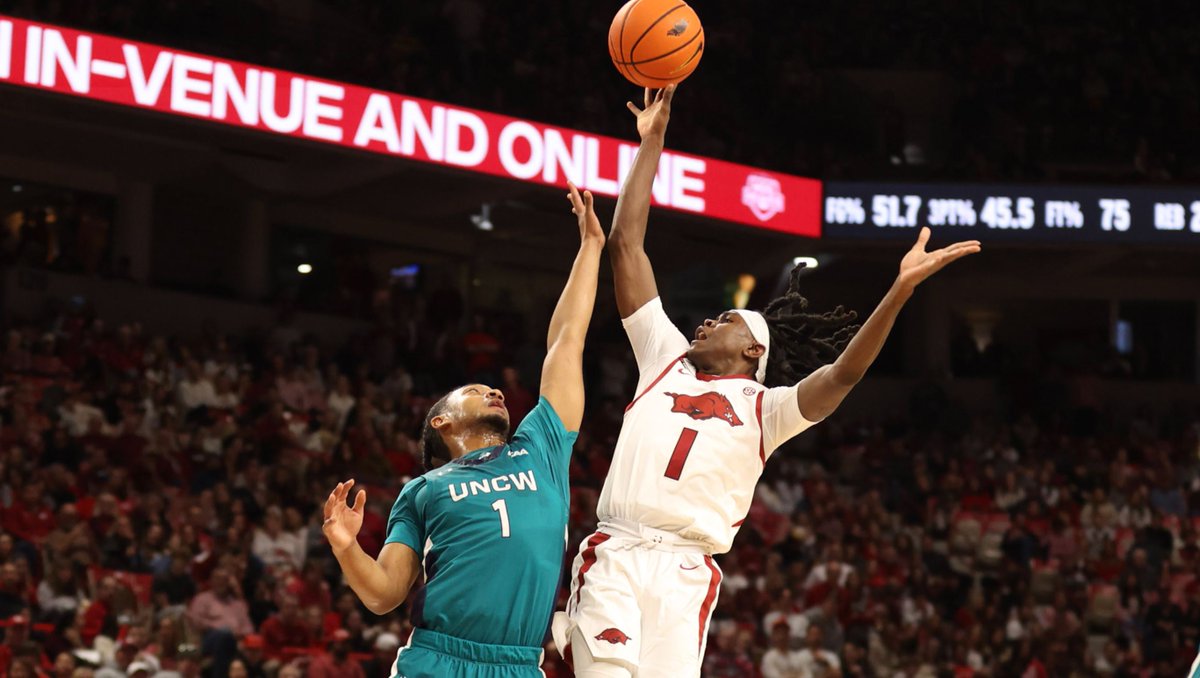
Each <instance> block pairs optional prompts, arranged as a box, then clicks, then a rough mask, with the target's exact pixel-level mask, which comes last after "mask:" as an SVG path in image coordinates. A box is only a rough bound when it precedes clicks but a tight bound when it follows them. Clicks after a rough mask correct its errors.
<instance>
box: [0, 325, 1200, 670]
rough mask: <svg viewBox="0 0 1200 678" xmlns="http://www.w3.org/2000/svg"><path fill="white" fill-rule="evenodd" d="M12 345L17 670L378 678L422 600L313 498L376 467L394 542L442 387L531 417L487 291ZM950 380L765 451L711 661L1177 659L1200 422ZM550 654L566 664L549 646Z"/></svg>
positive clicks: (584, 501)
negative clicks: (350, 581) (357, 565)
mask: <svg viewBox="0 0 1200 678" xmlns="http://www.w3.org/2000/svg"><path fill="white" fill-rule="evenodd" d="M419 321H420V323H419V324H427V323H426V319H425V318H420V319H419ZM4 341H5V345H4V351H3V353H2V354H0V355H2V360H3V365H2V367H3V381H2V383H0V422H2V425H0V514H2V518H0V625H2V627H3V634H4V639H3V641H2V642H0V676H5V675H7V676H22V677H26V676H42V675H52V676H55V677H56V678H60V677H61V678H66V677H68V676H79V677H83V676H88V675H93V676H97V677H103V676H109V677H114V676H115V677H128V678H142V677H143V676H145V677H147V678H149V677H151V676H161V677H164V678H165V677H168V676H186V677H189V678H190V677H192V676H198V675H213V676H225V675H229V676H272V675H274V676H293V677H294V676H304V675H309V676H335V675H336V676H356V675H359V676H364V678H365V677H366V676H387V675H389V669H390V665H391V662H392V659H393V658H394V655H395V652H396V650H397V648H398V647H399V646H400V645H401V644H402V643H403V642H404V640H405V639H406V638H407V635H408V633H409V631H410V629H411V626H410V622H409V612H410V610H409V609H408V606H407V605H405V606H402V607H401V608H400V609H398V610H397V611H396V612H394V613H392V614H389V615H387V616H385V617H376V616H374V615H371V614H370V613H368V612H366V611H365V610H364V609H363V608H362V607H361V606H360V604H359V603H358V601H357V600H356V599H355V597H354V595H353V593H352V592H350V591H349V590H348V589H347V588H346V587H345V585H344V583H343V582H342V579H341V576H340V573H339V571H338V569H337V566H336V562H335V561H334V560H333V559H332V557H331V555H330V553H329V550H328V547H327V546H326V545H325V542H324V539H323V537H322V535H321V530H320V522H321V514H320V503H321V501H322V500H323V498H324V497H325V496H326V495H327V494H328V492H329V490H330V488H331V487H333V485H334V484H335V482H336V481H337V480H342V479H345V478H348V477H355V478H357V479H359V482H360V483H361V484H364V485H365V486H367V489H368V504H367V512H366V518H365V520H364V528H363V532H362V535H361V541H362V544H363V546H364V548H365V549H366V550H367V551H368V552H377V551H378V549H379V548H380V547H381V546H382V538H383V532H384V528H385V522H386V516H387V513H388V510H389V508H390V503H391V501H392V500H393V499H394V498H395V496H396V494H397V492H398V490H399V488H400V487H401V486H402V484H403V483H404V482H405V481H406V480H407V479H408V478H410V477H412V476H414V475H416V474H418V473H419V472H420V469H419V463H420V462H419V458H420V454H419V450H418V448H417V436H418V427H419V425H420V422H421V421H422V418H423V415H424V413H425V411H426V408H427V407H428V406H429V404H430V403H431V398H433V397H436V396H437V395H438V394H439V393H440V391H441V390H443V389H445V388H446V387H448V386H451V385H453V384H454V383H457V382H460V381H465V380H482V381H485V382H489V383H496V384H501V385H502V387H503V388H504V390H505V392H506V396H507V402H508V404H509V407H510V409H512V410H513V412H512V414H513V420H514V422H516V421H519V420H520V418H521V417H522V416H523V415H524V413H525V412H526V411H528V408H529V407H531V406H532V404H533V402H534V397H535V396H534V394H533V393H532V392H531V390H530V387H529V386H528V385H526V384H527V383H530V382H533V379H531V378H526V379H522V375H521V374H520V372H519V371H518V370H517V369H514V368H504V366H505V365H511V364H519V363H520V358H519V355H520V353H521V350H518V348H517V347H515V346H514V345H513V343H512V342H511V341H510V340H507V339H504V338H502V333H499V332H497V331H496V330H495V329H494V328H492V327H491V326H490V324H489V318H488V316H487V315H486V314H484V315H481V316H480V317H479V318H478V319H476V320H474V321H473V322H472V323H471V325H470V332H463V333H461V334H459V333H457V332H449V333H445V332H443V333H442V334H440V335H439V336H438V339H437V341H436V342H435V343H437V344H438V345H443V346H446V345H449V346H456V347H457V348H451V349H443V350H445V351H446V352H447V353H448V354H449V355H450V356H453V357H452V358H450V359H449V363H447V361H446V360H442V361H440V362H439V361H438V360H434V359H431V358H432V356H429V355H421V354H414V353H407V352H405V350H402V349H399V348H397V349H396V350H394V351H391V352H384V353H385V354H386V355H387V356H390V358H389V359H382V360H381V359H374V360H373V359H371V354H372V351H366V350H364V346H368V345H370V344H371V341H370V340H368V339H362V340H359V341H354V342H350V343H349V344H348V345H347V346H346V347H342V348H340V349H336V350H335V349H332V348H330V347H326V346H322V345H321V344H320V342H318V341H317V340H316V339H314V338H312V337H309V336H305V335H304V334H302V333H300V332H299V331H297V330H296V329H295V328H293V327H291V326H289V325H287V324H283V325H280V326H278V327H276V328H275V329H274V330H272V331H270V332H267V333H265V334H260V335H253V334H248V335H246V336H221V335H211V336H200V337H185V338H177V337H164V336H156V335H153V334H152V333H149V332H147V331H146V330H145V329H144V328H143V327H141V326H140V325H137V324H128V325H119V326H109V325H106V324H105V323H104V322H103V320H102V319H101V318H97V317H94V315H92V314H91V313H89V312H88V310H87V309H85V308H75V307H72V308H68V309H66V310H62V311H60V312H58V313H57V315H56V316H55V317H54V318H53V319H51V320H48V321H44V322H41V323H16V324H12V325H11V326H10V327H9V328H8V329H7V331H6V334H5V340H4ZM375 343H378V341H376V342H375ZM385 343H386V342H385ZM412 343H413V345H414V346H423V345H424V344H425V342H424V341H415V342H412ZM593 349H594V350H591V351H589V356H590V358H589V359H590V360H591V361H593V362H594V364H593V365H590V366H589V368H588V369H589V373H591V374H595V375H597V376H596V377H595V378H593V379H592V380H591V382H590V388H591V392H592V393H593V396H592V397H591V398H590V399H589V408H588V413H587V418H586V420H585V423H584V425H583V427H582V432H581V435H580V437H579V439H578V442H577V447H576V452H575V455H574V460H573V464H572V471H571V473H572V518H571V540H572V543H578V542H579V540H580V539H581V538H583V537H584V536H586V535H587V534H588V533H590V532H591V531H592V530H593V529H594V527H595V512H594V511H595V504H596V499H597V496H598V491H599V488H600V485H601V483H602V481H603V478H604V477H605V475H606V473H607V471H608V463H609V459H610V458H611V450H612V445H613V443H614V441H615V437H616V434H617V432H618V431H619V427H620V423H621V417H622V409H623V404H624V400H625V399H626V398H627V397H628V390H629V388H630V386H631V384H630V380H631V378H632V377H633V376H634V374H633V370H632V368H631V361H630V358H629V356H628V351H627V350H625V349H624V347H623V346H620V345H619V344H611V345H608V344H606V345H600V346H594V347H593ZM448 364H449V365H457V366H458V367H457V368H453V367H448V366H447V365H448ZM526 376H527V377H532V376H533V375H528V374H527V375H526ZM943 399H944V396H939V395H938V394H937V393H936V392H934V391H932V390H930V389H923V390H921V391H918V392H915V393H914V399H913V408H912V410H911V412H909V413H907V414H905V415H900V414H895V415H891V416H889V417H884V418H880V419H879V420H878V421H874V422H865V421H858V422H851V421H846V420H843V419H839V418H838V417H834V418H832V419H831V420H830V421H827V422H824V423H823V424H821V425H820V426H818V427H816V428H815V429H814V430H813V431H812V432H810V433H808V434H805V436H803V437H802V438H801V439H800V440H798V441H796V442H795V443H793V444H791V445H790V446H789V447H785V448H784V449H781V450H780V451H779V452H777V453H776V455H775V457H774V458H773V459H772V461H771V463H770V464H768V467H767V471H766V473H765V476H764V478H763V480H762V482H761V483H760V485H759V488H758V491H757V493H756V500H755V502H754V507H753V509H752V511H751V514H750V516H749V518H748V520H747V523H746V526H745V527H744V528H743V529H742V531H741V534H740V535H739V537H738V539H737V542H736V546H735V548H734V550H733V551H732V552H731V553H729V554H727V555H725V556H723V557H721V558H720V559H719V562H720V564H721V566H722V568H723V569H724V580H723V582H722V594H721V597H720V600H719V604H718V607H717V610H716V613H715V616H714V623H713V626H712V630H711V635H710V640H709V649H708V655H707V659H706V663H705V673H704V675H706V676H714V677H723V676H729V677H733V676H738V677H742V676H762V678H785V677H786V678H835V677H837V676H844V677H847V678H849V677H850V676H875V677H878V678H896V677H899V676H903V677H905V678H915V677H918V676H936V677H940V676H955V678H958V677H960V676H961V677H967V676H1015V675H1022V676H1030V677H1032V678H1038V677H1042V678H1049V677H1050V676H1056V677H1057V676H1122V677H1125V676H1138V677H1144V676H1153V675H1161V676H1168V675H1172V676H1173V675H1181V671H1182V670H1183V668H1182V667H1185V666H1186V665H1187V663H1188V662H1190V660H1191V658H1192V656H1193V655H1194V653H1195V649H1196V647H1197V644H1198V643H1200V581H1197V579H1196V572H1197V566H1198V565H1200V543H1198V542H1197V528H1198V522H1200V464H1198V461H1197V453H1198V450H1200V448H1198V432H1200V419H1197V418H1196V417H1195V416H1194V415H1193V413H1189V412H1185V411H1179V412H1177V413H1176V414H1174V415H1172V416H1166V417H1159V418H1155V417H1152V416H1151V415H1149V414H1144V415H1138V416H1135V417H1131V418H1122V419H1112V418H1108V417H1105V416H1102V413H1100V412H1097V411H1093V412H1090V413H1088V412H1081V411H1079V410H1078V409H1070V408H1068V407H1067V405H1068V403H1065V402H1064V403H1060V404H1059V406H1057V407H1056V406H1054V404H1052V403H1051V404H1047V403H1041V404H1040V406H1039V409H1032V410H1030V409H1015V410H1013V412H1012V413H1011V414H1010V415H1007V416H1004V417H999V416H988V417H984V416H980V417H975V418H972V417H970V416H968V415H962V416H961V417H958V418H955V417H947V416H945V415H944V413H943V412H941V410H947V411H950V410H953V409H954V408H953V406H952V404H951V405H946V406H945V407H942V406H939V405H936V403H939V402H943ZM1093 406H1094V405H1093ZM934 410H938V411H934ZM571 556H573V553H568V554H565V557H566V558H570V557H571ZM568 571H569V570H568ZM565 591H566V589H563V595H565ZM546 670H547V674H548V675H551V676H567V675H569V670H568V669H567V668H566V667H565V666H564V665H563V664H562V663H561V662H560V661H559V660H558V659H557V658H556V653H555V652H554V650H553V648H551V647H548V651H547V664H546Z"/></svg>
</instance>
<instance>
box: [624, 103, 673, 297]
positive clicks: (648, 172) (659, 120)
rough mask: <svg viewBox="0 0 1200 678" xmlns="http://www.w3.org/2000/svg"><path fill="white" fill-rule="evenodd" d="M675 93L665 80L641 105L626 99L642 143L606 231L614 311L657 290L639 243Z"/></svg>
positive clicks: (653, 295) (651, 269)
mask: <svg viewBox="0 0 1200 678" xmlns="http://www.w3.org/2000/svg"><path fill="white" fill-rule="evenodd" d="M674 96H675V86H674V85H669V86H668V87H667V88H666V89H662V90H659V91H658V93H657V94H651V91H650V90H649V89H647V90H646V97H645V109H639V108H638V107H637V106H635V105H634V104H633V102H629V103H628V104H626V105H627V106H628V107H629V110H630V111H633V113H634V115H636V116H637V129H638V134H639V135H640V136H641V138H642V145H641V147H640V148H638V152H637V157H636V158H634V160H633V167H632V168H630V170H629V175H628V176H626V177H625V184H624V185H623V186H622V187H621V194H620V196H619V197H618V198H617V212H616V215H615V216H614V217H613V224H612V231H611V232H610V233H609V237H608V252H609V256H610V257H612V267H613V283H614V285H615V287H616V289H617V311H618V312H620V314H621V317H622V318H628V317H629V316H631V315H633V312H634V311H636V310H638V309H639V308H641V307H642V306H644V305H645V304H646V302H648V301H650V300H651V299H653V298H655V297H657V296H658V285H656V284H655V282H654V269H653V268H652V267H651V266H650V258H649V257H647V256H646V250H645V249H644V248H643V243H644V241H645V238H646V223H647V222H648V221H649V219H650V195H651V190H652V188H653V187H654V176H655V175H656V174H657V173H658V160H659V158H660V157H661V156H662V151H663V144H664V140H665V138H666V134H667V123H668V122H669V121H670V119H671V99H672V98H673V97H674Z"/></svg>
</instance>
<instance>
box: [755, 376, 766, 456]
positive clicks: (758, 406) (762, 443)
mask: <svg viewBox="0 0 1200 678" xmlns="http://www.w3.org/2000/svg"><path fill="white" fill-rule="evenodd" d="M765 393H766V391H759V392H758V399H757V400H756V401H755V402H754V416H755V417H757V418H758V458H759V459H760V460H762V464H763V466H766V465H767V446H766V437H767V434H766V432H765V431H764V430H763V423H762V403H763V395H764V394H765Z"/></svg>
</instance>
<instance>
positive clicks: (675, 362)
mask: <svg viewBox="0 0 1200 678" xmlns="http://www.w3.org/2000/svg"><path fill="white" fill-rule="evenodd" d="M686 357H687V354H684V355H681V356H679V357H678V358H676V359H674V360H672V361H671V363H670V364H669V365H667V366H666V368H664V369H663V371H662V372H661V373H659V375H658V376H657V377H655V378H654V381H652V382H650V385H649V386H647V387H646V388H645V390H643V391H642V392H641V393H639V394H637V397H635V398H634V399H633V400H632V401H631V402H630V403H629V405H627V406H626V407H625V411H626V412H628V411H629V410H632V409H633V406H634V405H636V404H637V401H639V400H641V399H642V396H644V395H646V394H647V393H649V392H650V391H651V390H652V389H653V388H654V387H655V386H657V385H658V382H660V381H662V380H663V378H664V377H666V376H667V374H668V373H670V371H671V368H673V367H675V366H676V365H678V364H679V363H680V362H681V361H682V360H683V359H684V358H686Z"/></svg>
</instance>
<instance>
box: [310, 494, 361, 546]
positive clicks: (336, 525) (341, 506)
mask: <svg viewBox="0 0 1200 678" xmlns="http://www.w3.org/2000/svg"><path fill="white" fill-rule="evenodd" d="M353 487H354V480H353V479H351V480H347V481H346V482H344V483H338V486H337V487H335V488H334V489H333V492H330V493H329V498H328V499H326V500H325V523H324V524H323V525H322V526H321V530H322V531H323V532H324V533H325V538H326V539H328V540H329V545H330V546H331V547H333V550H334V551H345V550H346V549H348V548H350V547H351V546H353V545H354V542H355V540H356V539H357V538H358V531H359V530H361V529H362V524H363V509H364V508H365V507H366V505H367V491H366V490H359V491H358V494H357V495H356V496H355V497H354V506H347V505H346V497H348V496H349V495H350V489H351V488H353Z"/></svg>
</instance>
